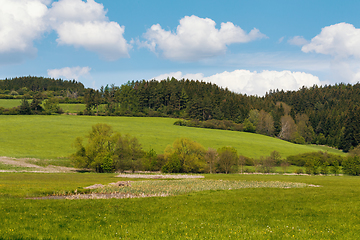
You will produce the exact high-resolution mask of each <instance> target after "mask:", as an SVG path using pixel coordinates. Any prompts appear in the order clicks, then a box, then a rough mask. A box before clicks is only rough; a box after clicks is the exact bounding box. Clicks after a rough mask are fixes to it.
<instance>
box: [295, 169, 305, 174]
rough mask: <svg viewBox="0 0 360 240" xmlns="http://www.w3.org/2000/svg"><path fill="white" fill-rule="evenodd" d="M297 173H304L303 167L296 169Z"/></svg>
mask: <svg viewBox="0 0 360 240" xmlns="http://www.w3.org/2000/svg"><path fill="white" fill-rule="evenodd" d="M295 173H296V174H303V173H304V170H303V169H302V168H298V169H296V170H295Z"/></svg>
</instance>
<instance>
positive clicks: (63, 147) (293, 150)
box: [0, 115, 343, 162]
mask: <svg viewBox="0 0 360 240" xmlns="http://www.w3.org/2000/svg"><path fill="white" fill-rule="evenodd" d="M175 121H176V119H173V118H150V117H144V118H136V117H104V116H101V117H100V116H71V115H30V116H18V115H1V116H0V136H1V138H0V156H7V157H17V158H25V157H26V158H39V159H53V160H54V161H55V160H56V161H57V162H59V160H61V159H65V160H66V159H67V158H68V157H69V155H70V154H72V153H73V152H74V151H75V149H74V148H73V147H72V143H73V142H74V140H75V138H76V137H79V136H81V137H85V136H86V135H87V134H88V133H89V131H90V130H91V126H92V125H94V124H97V123H106V124H109V125H111V126H112V127H113V129H114V130H115V131H118V132H120V133H122V134H130V135H131V136H135V137H136V138H138V140H139V142H140V143H141V144H142V146H143V149H144V150H146V151H148V150H150V149H154V150H155V151H156V152H157V153H158V154H161V153H163V151H164V149H165V148H166V146H167V145H169V144H172V143H173V142H174V140H175V139H177V138H181V137H186V138H190V139H192V140H194V141H196V142H199V143H200V144H202V145H203V146H204V147H206V148H209V147H211V148H215V149H218V148H220V147H223V146H232V147H234V148H236V149H237V151H238V154H241V155H244V156H247V157H260V156H268V155H269V154H270V153H271V152H272V151H278V152H280V153H281V155H282V157H286V156H289V155H295V154H299V153H305V152H313V151H320V150H322V151H328V152H331V153H336V154H343V153H342V152H341V151H339V150H335V149H332V148H328V147H324V146H316V145H298V144H293V143H290V142H286V141H282V140H280V139H277V138H272V137H267V136H264V135H259V134H252V133H246V132H234V131H226V130H215V129H203V128H189V127H181V126H175V125H173V123H174V122H175ZM65 160H64V161H65ZM56 161H55V162H56Z"/></svg>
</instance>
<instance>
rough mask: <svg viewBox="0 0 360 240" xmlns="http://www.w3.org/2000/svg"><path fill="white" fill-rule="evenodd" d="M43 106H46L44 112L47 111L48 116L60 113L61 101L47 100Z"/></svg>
mask: <svg viewBox="0 0 360 240" xmlns="http://www.w3.org/2000/svg"><path fill="white" fill-rule="evenodd" d="M43 106H44V110H45V112H46V114H52V113H59V112H60V106H59V101H58V100H57V99H56V98H48V99H46V100H45V102H44V104H43Z"/></svg>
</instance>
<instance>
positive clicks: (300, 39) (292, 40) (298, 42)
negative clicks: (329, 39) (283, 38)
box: [288, 36, 309, 46]
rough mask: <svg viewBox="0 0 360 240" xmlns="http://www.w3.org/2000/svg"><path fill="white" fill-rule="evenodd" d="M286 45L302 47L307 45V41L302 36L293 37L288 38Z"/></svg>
mask: <svg viewBox="0 0 360 240" xmlns="http://www.w3.org/2000/svg"><path fill="white" fill-rule="evenodd" d="M288 43H290V44H291V45H296V46H303V45H305V44H307V43H309V41H308V40H306V39H305V38H304V37H303V36H295V37H293V38H290V39H289V40H288Z"/></svg>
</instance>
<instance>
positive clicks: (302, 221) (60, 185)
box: [0, 173, 360, 239]
mask: <svg viewBox="0 0 360 240" xmlns="http://www.w3.org/2000/svg"><path fill="white" fill-rule="evenodd" d="M205 176H206V179H223V180H247V181H253V180H257V181H286V182H303V183H308V184H316V185H321V187H318V188H315V187H314V188H311V187H306V188H291V189H277V188H257V189H255V188H249V189H237V190H219V191H203V192H197V193H189V194H184V195H179V196H174V197H166V198H161V197H155V198H140V199H102V200H29V199H23V198H21V197H24V196H41V195H43V194H49V193H52V192H53V191H61V190H63V191H70V190H74V189H75V188H78V187H79V186H82V187H84V186H88V185H91V184H94V183H102V184H106V183H109V182H113V181H118V180H119V179H117V178H114V174H28V173H0V215H1V216H2V221H0V239H56V238H58V239H186V238H188V239H225V238H233V239H358V237H359V235H360V215H359V210H360V188H358V187H357V186H359V184H360V178H358V177H349V176H344V177H334V176H327V177H323V176H281V175H278V176H265V175H264V176H259V175H238V174H234V175H224V174H218V175H205Z"/></svg>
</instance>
